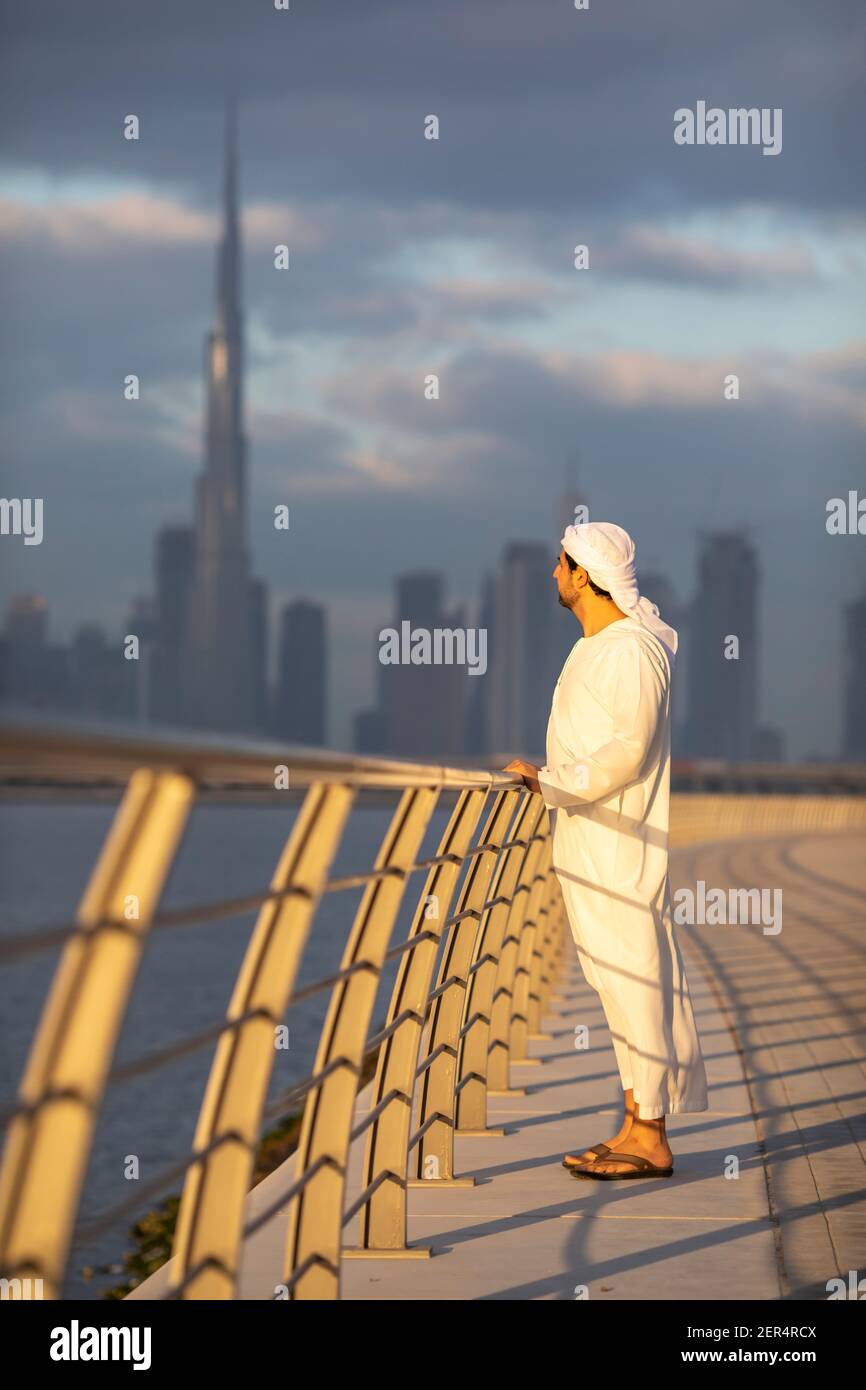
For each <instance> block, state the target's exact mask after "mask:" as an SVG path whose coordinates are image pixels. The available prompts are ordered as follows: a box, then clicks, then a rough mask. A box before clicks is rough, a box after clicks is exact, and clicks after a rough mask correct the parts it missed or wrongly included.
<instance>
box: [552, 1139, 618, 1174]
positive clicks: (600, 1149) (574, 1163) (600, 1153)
mask: <svg viewBox="0 0 866 1390" xmlns="http://www.w3.org/2000/svg"><path fill="white" fill-rule="evenodd" d="M581 1153H588V1154H595V1157H596V1158H604V1156H605V1154H609V1153H610V1146H609V1145H608V1144H595V1145H594V1146H593V1147H592V1148H591V1149H581ZM569 1159H571V1162H570V1163H569V1161H568V1160H569ZM594 1161H595V1160H594V1159H591V1158H590V1159H586V1158H572V1156H571V1154H566V1155H565V1158H564V1159H563V1160H562V1166H563V1168H569V1169H571V1168H576V1167H578V1165H579V1164H581V1163H593V1162H594Z"/></svg>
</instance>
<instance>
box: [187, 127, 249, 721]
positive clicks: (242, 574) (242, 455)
mask: <svg viewBox="0 0 866 1390" xmlns="http://www.w3.org/2000/svg"><path fill="white" fill-rule="evenodd" d="M225 139H226V148H225V184H224V191H223V228H222V238H221V241H220V246H219V255H218V263H217V287H216V289H217V304H216V318H215V322H214V326H213V328H212V329H211V331H210V332H209V333H208V335H207V338H206V342H205V376H206V395H207V399H206V415H205V441H204V443H205V448H204V467H203V470H202V472H201V473H200V474H199V476H198V478H197V480H196V496H195V527H194V540H193V574H192V593H191V603H190V619H191V622H190V640H189V644H188V655H189V658H190V669H189V675H188V681H187V697H188V711H189V715H190V716H191V718H192V720H193V721H194V722H195V723H196V724H198V725H200V726H202V727H205V728H211V729H225V730H245V729H247V730H248V729H251V728H254V727H255V723H256V679H257V668H258V665H259V664H260V652H259V650H258V644H259V641H260V636H261V631H260V630H261V622H262V615H261V613H260V612H258V611H257V603H259V602H260V600H261V586H260V585H256V584H255V583H254V582H253V581H252V580H251V577H250V566H249V555H248V551H247V515H246V513H247V498H246V441H245V438H244V420H243V416H244V405H243V323H242V315H241V309H240V258H241V245H240V231H239V225H238V207H237V120H236V115H235V111H234V108H233V107H230V108H229V110H228V112H227V116H226V137H225Z"/></svg>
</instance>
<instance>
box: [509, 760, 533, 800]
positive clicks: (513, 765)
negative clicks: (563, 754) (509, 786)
mask: <svg viewBox="0 0 866 1390" xmlns="http://www.w3.org/2000/svg"><path fill="white" fill-rule="evenodd" d="M502 771H503V772H516V773H517V775H518V777H522V778H523V784H524V786H526V787H528V788H529V790H530V791H531V792H540V791H541V787H540V786H539V785H538V768H537V767H536V766H535V764H534V763H527V762H524V761H523V759H522V758H513V759H512V761H511V762H510V763H509V764H508V766H507V767H504V768H503V769H502Z"/></svg>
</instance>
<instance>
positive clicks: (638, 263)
mask: <svg viewBox="0 0 866 1390" xmlns="http://www.w3.org/2000/svg"><path fill="white" fill-rule="evenodd" d="M594 264H595V265H596V266H597V267H599V268H600V269H602V270H605V271H608V270H612V271H616V272H617V273H618V274H620V275H632V276H635V277H638V278H641V279H650V280H661V281H667V282H668V283H669V284H672V285H677V286H686V285H703V286H707V287H709V288H711V289H719V290H722V289H730V288H738V287H740V286H749V285H760V284H767V285H772V284H780V285H786V284H788V283H791V282H792V283H794V284H797V285H802V284H808V283H809V282H810V281H814V280H816V279H817V278H818V267H817V264H816V261H815V257H814V255H813V253H812V252H811V250H810V249H809V248H808V247H805V246H797V245H787V246H786V245H784V244H781V245H777V246H774V247H773V249H772V250H771V251H741V250H738V249H737V247H736V246H732V245H731V244H730V242H729V243H727V244H716V243H712V242H709V241H702V240H700V239H699V238H697V237H694V236H692V237H689V236H676V235H674V234H673V233H671V232H669V231H667V230H665V229H664V228H662V227H654V226H651V225H647V224H640V225H637V226H633V227H629V228H627V229H626V231H625V232H624V233H623V234H622V236H621V237H620V239H619V241H618V242H617V243H616V244H614V245H613V246H611V247H610V248H608V247H606V246H605V245H603V244H602V245H601V246H600V247H599V249H598V253H597V254H596V256H595V259H594Z"/></svg>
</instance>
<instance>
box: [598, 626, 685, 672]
mask: <svg viewBox="0 0 866 1390" xmlns="http://www.w3.org/2000/svg"><path fill="white" fill-rule="evenodd" d="M617 629H619V631H617ZM610 633H611V642H610V644H609V650H610V651H611V655H612V656H614V657H615V658H616V659H617V660H627V659H628V657H627V654H628V653H631V654H632V655H633V658H634V657H636V658H637V659H638V661H650V662H651V663H652V664H653V666H655V667H656V668H657V669H658V670H659V672H660V673H661V674H663V675H664V676H665V678H666V679H668V680H670V677H671V675H672V673H673V669H674V666H675V664H676V656H675V654H674V653H673V652H672V651H671V649H670V647H668V646H667V644H666V643H664V642H663V641H662V640H661V638H660V637H657V636H656V635H655V633H654V632H650V630H649V628H647V627H644V626H643V624H642V623H638V622H628V623H612V624H611V627H610Z"/></svg>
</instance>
